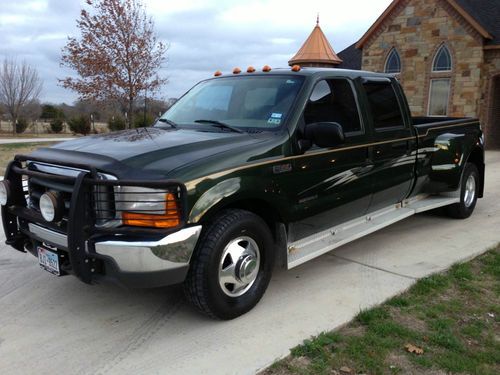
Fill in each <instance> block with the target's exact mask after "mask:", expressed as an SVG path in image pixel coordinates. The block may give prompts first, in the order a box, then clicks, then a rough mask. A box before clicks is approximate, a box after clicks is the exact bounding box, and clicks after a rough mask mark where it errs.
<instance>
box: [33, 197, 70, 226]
mask: <svg viewBox="0 0 500 375" xmlns="http://www.w3.org/2000/svg"><path fill="white" fill-rule="evenodd" d="M38 206H39V208H40V213H41V214H42V216H43V218H44V219H45V220H46V221H49V222H50V221H56V222H57V221H60V220H61V219H62V216H63V206H64V203H63V202H62V201H61V199H60V198H59V195H58V194H57V193H53V192H47V193H44V194H43V195H42V196H41V197H40V201H39V203H38Z"/></svg>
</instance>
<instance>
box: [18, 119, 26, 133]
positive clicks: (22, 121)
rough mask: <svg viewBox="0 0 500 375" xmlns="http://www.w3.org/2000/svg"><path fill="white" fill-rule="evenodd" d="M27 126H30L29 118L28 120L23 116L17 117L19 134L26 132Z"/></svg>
mask: <svg viewBox="0 0 500 375" xmlns="http://www.w3.org/2000/svg"><path fill="white" fill-rule="evenodd" d="M27 128H28V120H26V119H25V118H23V117H21V118H19V119H17V122H16V133H17V134H21V133H24V131H25V130H26V129H27Z"/></svg>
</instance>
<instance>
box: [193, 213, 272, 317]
mask: <svg viewBox="0 0 500 375" xmlns="http://www.w3.org/2000/svg"><path fill="white" fill-rule="evenodd" d="M273 244H274V242H273V237H272V234H271V231H270V230H269V227H268V226H267V224H266V223H265V222H264V220H262V219H261V218H260V217H259V216H257V215H255V214H253V213H251V212H248V211H244V210H239V209H230V210H225V211H222V212H221V213H220V214H219V215H217V216H216V217H214V219H213V220H212V221H211V223H210V224H209V225H208V226H207V228H206V230H204V231H203V234H202V236H201V237H200V240H199V242H198V245H197V247H196V249H195V252H194V254H193V257H192V259H191V266H190V268H189V272H188V275H187V277H186V280H185V282H184V293H185V295H186V297H187V299H188V300H189V301H190V302H191V303H192V304H193V305H194V306H195V307H197V308H198V309H199V310H200V311H201V312H203V313H205V314H207V315H209V316H211V317H213V318H218V319H223V320H229V319H234V318H236V317H238V316H240V315H243V314H245V313H246V312H248V311H249V310H251V309H252V308H253V307H254V306H255V305H256V304H257V303H258V302H259V300H260V299H261V298H262V296H263V295H264V292H265V291H266V288H267V286H268V284H269V281H270V279H271V274H272V269H273V265H274V253H273Z"/></svg>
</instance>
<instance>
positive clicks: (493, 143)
mask: <svg viewBox="0 0 500 375" xmlns="http://www.w3.org/2000/svg"><path fill="white" fill-rule="evenodd" d="M489 103H490V108H489V112H490V113H489V118H488V124H487V129H488V130H487V133H486V146H487V147H488V148H495V149H500V74H499V75H497V76H496V77H495V78H494V79H493V82H492V86H491V92H490V100H489Z"/></svg>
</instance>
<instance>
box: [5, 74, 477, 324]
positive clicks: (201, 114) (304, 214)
mask: <svg viewBox="0 0 500 375" xmlns="http://www.w3.org/2000/svg"><path fill="white" fill-rule="evenodd" d="M483 144H484V142H483V134H482V131H481V127H480V124H479V122H478V121H477V120H476V119H472V118H444V117H432V118H428V117H412V116H411V114H410V110H409V107H408V104H407V101H406V98H405V95H404V93H403V90H402V88H401V85H400V84H399V82H398V80H397V79H396V78H395V77H393V76H392V75H387V74H377V73H372V72H364V71H349V70H341V69H327V68H302V69H301V68H300V67H294V68H293V69H273V70H271V69H270V68H269V67H266V69H263V71H259V72H256V71H255V70H254V69H249V70H248V72H246V73H241V72H240V71H239V70H235V71H234V72H233V74H226V75H221V74H220V73H217V76H216V77H214V78H211V79H207V80H205V81H202V82H200V83H199V84H197V85H196V86H194V87H193V88H192V89H191V90H190V91H188V92H187V93H186V94H185V95H184V96H183V97H182V98H180V99H179V100H178V101H177V102H176V103H175V104H174V105H173V106H172V107H171V108H170V109H169V110H168V111H167V112H166V113H165V114H164V115H163V116H162V117H161V118H159V119H158V121H157V122H156V123H155V125H154V126H152V127H148V128H139V129H133V130H125V131H120V132H115V133H108V134H101V135H92V136H88V137H83V138H78V139H76V140H72V141H67V142H63V143H59V144H57V145H55V146H52V147H49V148H41V149H38V150H36V151H34V152H33V153H31V154H29V155H17V156H16V157H15V160H13V161H12V162H11V163H10V164H9V166H8V168H7V171H6V174H5V179H4V181H3V182H1V184H0V203H1V204H2V220H3V227H4V231H5V235H6V242H7V244H9V245H10V246H12V247H13V248H14V249H16V250H19V251H21V252H29V253H31V254H33V255H34V256H36V257H38V260H39V263H40V265H41V267H42V268H44V269H45V270H47V271H49V272H52V273H54V274H56V275H64V274H72V275H74V276H76V277H78V278H79V279H80V280H81V281H83V282H85V283H89V284H90V283H98V282H101V281H112V282H116V283H119V284H121V285H124V286H127V287H140V288H143V287H148V288H149V287H158V286H164V285H169V284H176V283H183V285H184V290H185V294H186V296H187V298H188V300H190V301H191V302H192V303H193V304H194V306H196V307H197V308H198V309H199V310H201V311H202V312H204V313H206V314H208V315H210V316H212V317H215V318H219V319H232V318H235V317H237V316H239V315H241V314H244V313H246V312H247V311H249V310H250V309H251V308H252V307H254V306H255V305H256V304H257V302H258V301H259V300H260V299H261V297H262V296H263V294H264V292H265V290H266V288H267V286H268V283H269V281H270V279H271V274H272V271H273V268H274V266H275V265H279V266H282V267H286V268H288V269H290V268H293V267H296V266H299V265H300V264H302V263H304V262H306V261H308V260H310V259H313V258H316V257H318V256H320V255H322V254H324V253H326V252H328V251H331V250H332V249H334V248H336V247H338V246H341V245H343V244H346V243H348V242H350V241H353V240H355V239H357V238H360V237H362V236H364V235H367V234H369V233H372V232H374V231H376V230H378V229H381V228H383V227H385V226H387V225H390V224H392V223H395V222H397V221H399V220H403V219H405V218H407V217H409V216H411V215H413V214H416V213H419V212H422V211H426V210H431V209H435V208H438V207H445V212H446V213H447V214H448V215H450V216H451V217H453V218H460V219H465V218H467V217H469V216H470V215H471V214H472V212H473V210H474V207H475V205H476V201H477V199H478V198H481V197H482V196H483V189H484V170H485V165H484V148H483ZM367 251H369V249H367ZM436 251H438V250H437V249H436ZM20 272H22V271H20Z"/></svg>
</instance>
